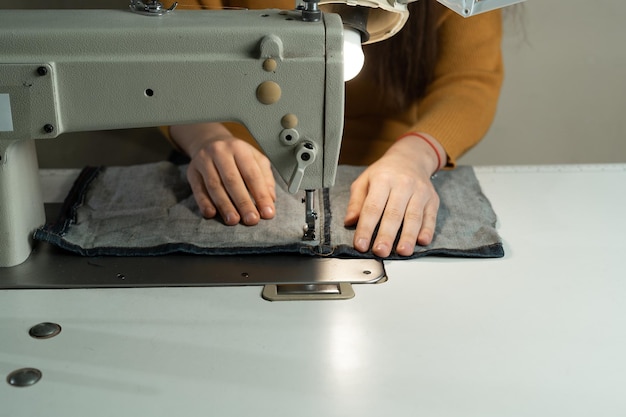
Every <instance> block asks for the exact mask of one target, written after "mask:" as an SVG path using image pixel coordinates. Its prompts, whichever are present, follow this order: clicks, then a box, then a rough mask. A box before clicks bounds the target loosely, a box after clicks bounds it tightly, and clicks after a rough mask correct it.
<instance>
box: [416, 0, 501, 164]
mask: <svg viewBox="0 0 626 417" xmlns="http://www.w3.org/2000/svg"><path fill="white" fill-rule="evenodd" d="M501 40H502V19H501V13H500V11H498V10H496V11H493V12H487V13H484V14H480V15H477V16H473V17H470V18H463V17H461V16H458V15H457V14H456V13H453V12H451V11H448V12H447V13H446V14H444V16H443V17H442V21H441V26H440V29H439V35H438V42H439V44H438V50H439V51H440V52H439V57H438V60H437V64H436V66H435V73H434V79H433V82H432V83H431V84H430V86H429V88H428V89H427V92H426V95H425V97H424V98H423V99H422V100H421V102H420V103H419V105H418V107H417V112H418V115H417V121H416V123H415V124H414V125H413V126H412V127H411V131H417V132H425V133H428V134H430V135H432V136H433V137H435V138H436V139H437V140H438V141H439V142H440V143H441V144H442V146H443V147H444V149H445V150H446V153H447V155H448V162H447V166H448V167H453V166H454V165H455V163H456V159H457V158H458V157H459V156H461V155H462V154H463V153H465V152H466V151H467V150H468V149H470V148H471V147H472V146H474V145H476V144H477V143H478V142H479V141H480V140H481V139H482V137H483V136H484V135H485V134H486V133H487V130H488V129H489V126H490V125H491V123H492V121H493V118H494V116H495V112H496V106H497V102H498V97H499V93H500V86H501V84H502V79H503V64H502V53H501V45H500V44H501Z"/></svg>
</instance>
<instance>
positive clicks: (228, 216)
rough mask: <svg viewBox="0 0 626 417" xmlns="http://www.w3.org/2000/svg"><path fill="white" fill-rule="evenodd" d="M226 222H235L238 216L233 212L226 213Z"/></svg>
mask: <svg viewBox="0 0 626 417" xmlns="http://www.w3.org/2000/svg"><path fill="white" fill-rule="evenodd" d="M224 222H225V223H226V224H234V223H236V217H235V215H234V214H233V213H226V214H225V215H224Z"/></svg>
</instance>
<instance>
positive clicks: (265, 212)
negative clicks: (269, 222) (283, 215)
mask: <svg viewBox="0 0 626 417" xmlns="http://www.w3.org/2000/svg"><path fill="white" fill-rule="evenodd" d="M261 216H262V217H263V218H264V219H271V218H272V217H274V209H273V208H271V207H263V208H262V209H261Z"/></svg>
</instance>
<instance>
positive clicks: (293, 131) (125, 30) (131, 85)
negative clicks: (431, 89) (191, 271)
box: [0, 0, 517, 267]
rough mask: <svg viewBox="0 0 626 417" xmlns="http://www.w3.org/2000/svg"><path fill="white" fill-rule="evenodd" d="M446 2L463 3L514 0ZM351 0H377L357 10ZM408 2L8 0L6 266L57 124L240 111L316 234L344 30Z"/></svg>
mask: <svg viewBox="0 0 626 417" xmlns="http://www.w3.org/2000/svg"><path fill="white" fill-rule="evenodd" d="M441 2H442V3H444V4H446V5H447V6H449V7H451V8H453V9H455V10H457V11H459V12H460V13H461V14H463V15H466V16H470V15H472V14H476V13H479V12H482V11H486V10H489V9H491V8H495V7H502V6H504V5H507V4H511V3H516V2H517V0H471V1H467V0H455V1H449V0H441ZM318 3H320V4H318ZM325 3H327V4H325ZM338 3H341V4H338ZM357 3H361V4H363V5H365V6H368V9H371V10H372V12H370V13H351V12H353V11H355V10H358V9H360V8H359V7H351V6H354V5H356V4H357ZM406 3H409V1H391V0H389V1H385V0H379V1H370V0H368V1H362V2H354V1H345V2H336V1H328V2H324V1H322V2H318V0H306V1H304V2H303V3H302V5H301V7H299V8H296V9H294V10H289V11H282V10H264V11H259V10H252V11H250V10H236V11H233V10H218V11H215V10H214V11H208V10H207V11H182V10H181V11H179V10H175V5H174V6H172V7H170V8H165V7H164V6H163V5H162V4H161V3H159V2H156V1H152V2H149V3H142V2H140V1H136V0H132V1H131V4H130V11H128V10H99V11H87V10H37V11H19V10H7V11H3V12H2V13H1V14H0V37H1V38H2V40H3V41H2V47H1V49H2V50H1V54H0V56H1V58H0V80H1V81H0V236H1V239H0V267H9V266H14V265H18V264H20V263H22V262H23V261H24V260H26V259H27V258H28V256H29V254H30V252H31V247H32V242H31V238H30V236H31V234H32V232H33V230H34V229H36V228H37V227H38V226H40V225H41V224H43V223H44V220H45V216H44V209H43V203H42V200H41V189H40V184H39V179H38V176H37V175H38V164H37V159H36V154H35V144H34V140H35V139H37V140H52V139H53V138H56V137H57V136H58V135H60V134H62V133H64V132H76V131H92V130H103V129H117V128H130V127H145V126H155V125H172V124H182V123H194V122H206V121H237V122H240V123H242V124H244V125H245V126H246V127H247V128H248V130H249V131H250V132H251V133H252V135H253V136H254V137H255V139H256V140H257V141H258V143H259V145H260V146H261V148H262V149H263V151H264V152H265V153H266V154H267V156H268V157H269V159H270V160H271V162H272V164H273V165H274V167H275V168H276V170H277V171H278V172H279V174H280V175H281V176H282V178H283V179H284V180H285V181H286V182H287V183H288V185H289V191H290V192H293V193H295V192H298V191H301V190H305V199H304V200H305V210H304V211H305V227H304V229H305V233H304V236H303V239H309V240H315V220H316V214H315V207H314V204H313V193H314V190H316V189H320V188H324V187H330V186H332V185H333V183H334V180H335V171H336V167H337V161H338V156H339V149H340V145H341V135H342V127H343V105H344V88H343V82H344V64H348V63H351V62H352V61H353V60H352V59H347V58H346V59H344V52H345V51H347V48H346V49H345V50H344V43H343V41H344V40H346V41H347V42H348V45H349V46H350V47H351V48H352V49H354V46H355V44H356V47H357V49H358V46H359V43H360V42H361V41H364V42H375V41H378V40H380V39H384V38H385V37H388V36H392V35H393V34H394V33H395V32H397V31H398V30H400V28H401V27H402V25H403V24H404V22H405V21H406V19H407V17H408V12H407V10H406ZM345 4H348V6H346V5H345ZM340 6H341V7H340ZM320 7H327V8H328V10H330V11H336V12H338V13H341V14H342V17H343V18H344V21H342V19H341V18H340V16H339V15H338V14H335V13H324V14H322V13H321V11H320ZM355 16H356V18H355ZM381 22H382V23H381ZM344 24H345V25H346V29H345V30H344ZM355 34H356V37H355ZM350 42H351V43H350ZM357 52H358V51H357ZM361 54H362V53H361ZM360 64H361V65H362V57H361V60H360ZM346 67H347V65H346ZM358 70H359V68H358V66H357V69H356V72H354V71H353V74H354V75H355V74H356V73H358ZM61 143H62V142H59V144H60V145H61Z"/></svg>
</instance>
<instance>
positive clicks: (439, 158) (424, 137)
mask: <svg viewBox="0 0 626 417" xmlns="http://www.w3.org/2000/svg"><path fill="white" fill-rule="evenodd" d="M407 136H415V137H418V138H420V139H424V142H426V143H427V144H429V145H430V147H431V148H433V151H435V155H437V169H436V170H435V172H437V171H439V169H440V168H441V161H442V158H441V155H440V154H439V149H437V147H436V146H435V144H434V143H433V142H432V141H431V140H430V139H428V138H427V137H426V136H424V135H422V134H421V133H417V132H409V133H405V134H404V135H402V136H400V137H399V138H398V139H397V140H400V139H402V138H405V137H407Z"/></svg>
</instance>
